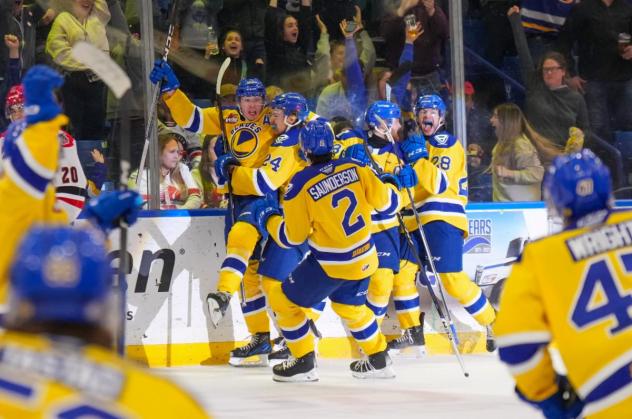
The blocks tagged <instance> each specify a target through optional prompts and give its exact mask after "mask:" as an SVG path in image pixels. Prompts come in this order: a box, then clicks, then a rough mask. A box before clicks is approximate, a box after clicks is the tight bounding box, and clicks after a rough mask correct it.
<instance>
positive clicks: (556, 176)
mask: <svg viewBox="0 0 632 419" xmlns="http://www.w3.org/2000/svg"><path fill="white" fill-rule="evenodd" d="M543 186H544V199H545V200H546V202H547V204H548V206H549V208H550V209H552V210H553V211H555V212H556V213H557V214H558V215H560V216H562V217H564V218H565V219H568V220H571V221H575V220H577V219H579V218H581V217H583V216H585V215H588V214H590V213H592V212H595V211H599V210H603V209H607V208H609V207H610V205H611V201H612V182H611V178H610V171H609V170H608V168H607V167H606V166H605V165H604V164H603V163H602V162H601V160H600V159H599V158H598V157H597V156H595V155H594V154H593V152H592V151H590V150H588V149H584V150H582V151H581V152H579V153H575V154H571V155H563V156H559V157H557V158H556V159H555V160H554V161H553V164H552V165H551V167H549V169H548V171H547V172H546V174H545V175H544V181H543Z"/></svg>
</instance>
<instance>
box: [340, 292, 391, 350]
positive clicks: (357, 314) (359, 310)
mask: <svg viewBox="0 0 632 419" xmlns="http://www.w3.org/2000/svg"><path fill="white" fill-rule="evenodd" d="M331 308H333V310H334V311H335V312H336V314H338V315H339V316H340V317H341V318H342V319H343V320H344V321H345V323H346V325H347V327H348V328H349V330H350V331H351V335H352V336H353V338H354V339H355V341H356V342H358V345H360V347H361V348H362V351H363V352H364V353H365V354H366V355H373V354H375V353H378V352H381V351H383V350H385V349H386V339H385V338H384V335H383V334H382V332H381V331H380V327H379V326H378V325H377V320H376V319H375V315H374V314H373V312H372V311H371V310H370V309H369V308H368V307H367V306H366V305H361V306H352V305H347V304H341V303H334V302H332V304H331Z"/></svg>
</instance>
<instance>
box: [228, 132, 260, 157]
mask: <svg viewBox="0 0 632 419" xmlns="http://www.w3.org/2000/svg"><path fill="white" fill-rule="evenodd" d="M260 131H261V127H259V126H257V124H253V123H248V124H243V125H238V126H236V127H235V128H234V129H233V130H232V131H231V133H230V134H231V140H230V142H231V144H230V149H231V150H232V152H233V155H234V156H235V157H237V158H238V159H245V158H246V157H248V156H250V155H252V153H254V152H255V150H257V147H258V145H259V136H258V135H257V134H258V133H259V132H260Z"/></svg>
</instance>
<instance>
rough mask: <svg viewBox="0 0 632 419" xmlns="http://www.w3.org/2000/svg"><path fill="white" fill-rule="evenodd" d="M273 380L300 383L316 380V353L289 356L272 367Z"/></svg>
mask: <svg viewBox="0 0 632 419" xmlns="http://www.w3.org/2000/svg"><path fill="white" fill-rule="evenodd" d="M272 379H273V380H274V381H281V382H289V383H300V382H308V381H318V374H317V373H316V355H315V354H314V352H310V353H308V354H306V355H304V356H302V357H300V358H290V359H288V360H287V361H283V362H282V363H281V364H279V365H275V366H274V368H272Z"/></svg>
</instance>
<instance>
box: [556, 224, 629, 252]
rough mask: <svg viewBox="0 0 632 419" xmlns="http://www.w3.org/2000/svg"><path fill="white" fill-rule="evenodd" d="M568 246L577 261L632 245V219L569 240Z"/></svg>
mask: <svg viewBox="0 0 632 419" xmlns="http://www.w3.org/2000/svg"><path fill="white" fill-rule="evenodd" d="M566 246H568V249H569V250H570V252H571V255H573V259H574V260H576V261H578V260H582V259H587V258H589V257H592V256H595V255H598V254H600V253H605V252H608V251H610V250H615V249H618V248H621V247H627V246H632V221H626V222H623V223H618V224H613V225H606V226H603V227H601V228H598V229H596V230H593V231H590V232H588V233H586V234H582V235H581V236H577V237H574V238H572V239H569V240H567V241H566Z"/></svg>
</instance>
